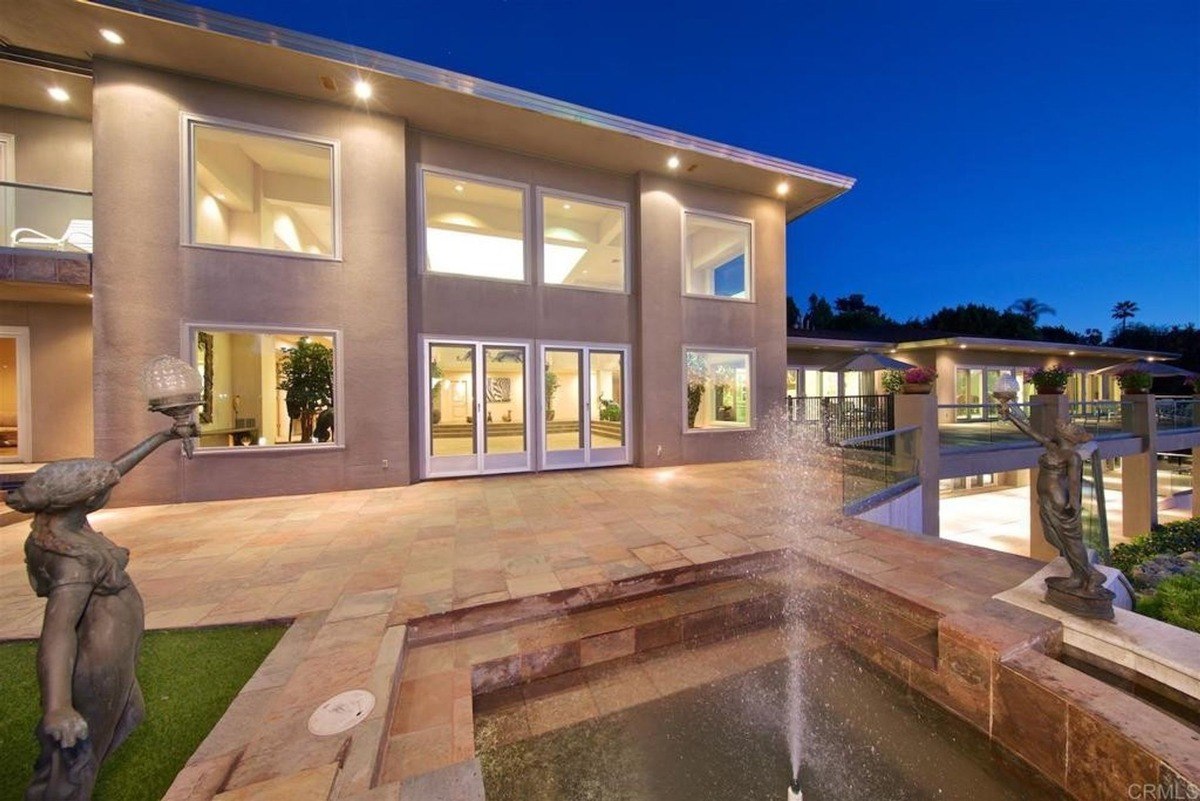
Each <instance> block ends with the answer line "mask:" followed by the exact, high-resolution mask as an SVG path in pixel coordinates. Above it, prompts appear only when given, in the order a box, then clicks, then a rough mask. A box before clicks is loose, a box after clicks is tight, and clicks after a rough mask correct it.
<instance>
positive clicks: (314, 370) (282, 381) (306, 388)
mask: <svg viewBox="0 0 1200 801" xmlns="http://www.w3.org/2000/svg"><path fill="white" fill-rule="evenodd" d="M279 374H280V377H279V389H281V390H283V391H284V392H286V393H287V398H286V401H285V404H286V406H287V410H288V416H289V417H291V418H292V419H293V420H297V419H298V420H299V421H300V440H301V441H302V442H309V441H311V440H312V438H313V428H314V427H315V425H316V420H317V415H319V414H320V413H321V412H323V411H325V410H326V409H330V408H333V350H332V349H331V348H329V347H327V346H325V345H322V344H321V343H320V342H314V341H312V340H311V339H309V338H308V337H300V339H298V340H297V341H296V344H295V346H293V347H290V348H287V347H285V348H284V349H283V356H282V358H281V359H280V363H279Z"/></svg>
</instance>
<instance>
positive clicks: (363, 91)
mask: <svg viewBox="0 0 1200 801" xmlns="http://www.w3.org/2000/svg"><path fill="white" fill-rule="evenodd" d="M372 94H374V90H373V89H372V88H371V84H369V83H367V82H366V81H364V80H362V79H359V80H357V81H355V82H354V96H355V97H357V98H358V99H359V100H370V99H371V95H372Z"/></svg>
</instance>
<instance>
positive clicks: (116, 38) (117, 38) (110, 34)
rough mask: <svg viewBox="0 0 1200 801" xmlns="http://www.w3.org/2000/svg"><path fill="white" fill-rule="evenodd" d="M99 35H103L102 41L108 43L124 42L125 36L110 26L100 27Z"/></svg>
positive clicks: (118, 43)
mask: <svg viewBox="0 0 1200 801" xmlns="http://www.w3.org/2000/svg"><path fill="white" fill-rule="evenodd" d="M100 36H101V37H103V38H104V41H106V42H108V43H109V44H115V45H123V44H125V37H124V36H122V35H121V34H119V33H117V32H116V31H114V30H113V29H112V28H101V29H100Z"/></svg>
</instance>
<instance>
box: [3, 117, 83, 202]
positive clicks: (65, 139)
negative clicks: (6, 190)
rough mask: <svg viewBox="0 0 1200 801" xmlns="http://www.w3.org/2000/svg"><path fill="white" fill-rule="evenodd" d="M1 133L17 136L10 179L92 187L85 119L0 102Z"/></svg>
mask: <svg viewBox="0 0 1200 801" xmlns="http://www.w3.org/2000/svg"><path fill="white" fill-rule="evenodd" d="M0 133H8V134H13V135H14V136H15V137H16V158H15V159H14V161H15V164H14V167H15V168H16V176H15V177H10V178H9V180H10V181H17V182H20V183H23V184H41V185H43V186H58V187H63V188H64V189H82V190H85V191H88V190H90V189H91V188H92V126H91V123H89V122H87V121H86V120H76V119H72V118H70V117H60V116H58V115H56V114H41V113H39V112H36V111H26V110H25V109H19V108H11V107H9V106H0Z"/></svg>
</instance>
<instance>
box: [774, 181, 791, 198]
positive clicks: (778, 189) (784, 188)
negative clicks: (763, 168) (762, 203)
mask: <svg viewBox="0 0 1200 801" xmlns="http://www.w3.org/2000/svg"><path fill="white" fill-rule="evenodd" d="M790 188H791V187H789V186H788V182H787V181H780V182H779V183H777V184H775V194H777V195H786V194H787V193H788V189H790Z"/></svg>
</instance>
